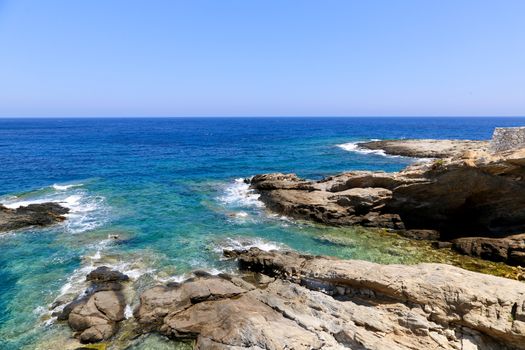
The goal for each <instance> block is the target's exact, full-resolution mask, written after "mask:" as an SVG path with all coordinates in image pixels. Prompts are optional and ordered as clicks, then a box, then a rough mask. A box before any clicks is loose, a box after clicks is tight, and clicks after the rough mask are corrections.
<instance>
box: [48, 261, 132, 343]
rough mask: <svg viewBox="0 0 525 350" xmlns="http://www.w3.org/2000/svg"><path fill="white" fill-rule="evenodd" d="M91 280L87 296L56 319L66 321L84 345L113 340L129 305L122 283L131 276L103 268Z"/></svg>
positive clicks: (68, 306) (74, 303)
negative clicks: (127, 304) (123, 292)
mask: <svg viewBox="0 0 525 350" xmlns="http://www.w3.org/2000/svg"><path fill="white" fill-rule="evenodd" d="M86 280H87V281H91V286H90V288H89V289H88V290H87V291H86V295H85V296H82V297H80V298H78V299H77V300H75V301H73V302H72V303H70V304H68V305H66V306H65V307H64V308H63V310H62V311H61V312H59V313H58V314H57V319H58V320H61V321H66V320H67V322H68V324H69V327H70V328H71V329H72V330H74V331H75V332H77V333H76V335H77V337H78V338H79V339H80V341H81V342H83V343H95V342H100V341H102V340H106V339H109V338H111V337H112V336H113V335H114V334H115V333H116V332H117V330H118V323H119V322H120V321H122V320H124V318H125V317H124V309H125V306H126V303H125V299H124V295H123V294H122V291H121V290H122V285H121V282H126V281H128V280H129V277H128V276H127V275H125V274H123V273H121V272H119V271H115V270H111V269H109V268H108V267H106V266H101V267H99V268H97V269H95V270H93V271H92V272H90V273H89V274H88V275H87V277H86Z"/></svg>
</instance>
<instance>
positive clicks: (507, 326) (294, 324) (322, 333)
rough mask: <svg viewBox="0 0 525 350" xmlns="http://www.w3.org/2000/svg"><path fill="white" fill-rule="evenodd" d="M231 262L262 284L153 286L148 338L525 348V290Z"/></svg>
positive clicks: (433, 274) (143, 315)
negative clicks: (152, 333) (155, 334)
mask: <svg viewBox="0 0 525 350" xmlns="http://www.w3.org/2000/svg"><path fill="white" fill-rule="evenodd" d="M227 255H228V256H234V257H237V259H238V261H239V265H240V267H241V268H242V269H245V270H250V271H252V272H253V273H257V274H258V276H266V277H265V278H258V279H257V280H258V281H263V284H261V283H260V282H259V283H257V282H254V280H253V279H250V280H248V279H247V278H245V279H244V280H243V279H240V278H239V277H236V276H226V275H222V276H218V277H214V276H203V277H198V278H194V279H191V280H188V281H186V282H183V283H181V284H179V285H176V286H171V287H167V286H157V287H154V288H152V289H149V290H147V291H145V292H144V293H143V294H142V296H141V299H140V301H141V303H140V306H139V307H138V308H137V309H136V310H135V317H136V318H137V321H138V322H139V324H140V325H141V327H142V328H143V331H144V332H149V331H157V332H160V333H162V334H164V335H167V336H169V337H172V338H177V339H180V338H184V339H187V338H190V339H196V345H195V348H196V349H248V348H249V349H343V348H350V349H393V350H395V349H479V350H481V349H494V350H495V349H525V284H522V283H520V282H517V281H512V280H507V279H503V278H498V277H493V276H487V275H482V274H478V273H474V272H469V271H465V270H462V269H459V268H456V267H452V266H449V265H441V264H421V265H416V266H403V265H378V264H374V263H369V262H364V261H344V260H338V259H333V258H327V257H318V256H317V257H313V256H307V255H300V254H297V253H292V252H286V253H283V252H276V251H273V252H263V251H261V250H259V249H257V248H252V249H250V250H249V251H229V252H227ZM261 273H262V274H264V275H261ZM270 277H274V278H270ZM247 281H251V282H252V283H248V282H247Z"/></svg>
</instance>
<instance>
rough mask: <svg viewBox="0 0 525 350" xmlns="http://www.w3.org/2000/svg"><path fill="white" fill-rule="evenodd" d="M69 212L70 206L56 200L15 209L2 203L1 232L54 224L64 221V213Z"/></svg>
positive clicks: (0, 212)
mask: <svg viewBox="0 0 525 350" xmlns="http://www.w3.org/2000/svg"><path fill="white" fill-rule="evenodd" d="M68 212H69V209H68V208H66V207H63V206H61V205H60V204H58V203H54V202H48V203H38V204H29V205H27V206H21V207H18V208H15V209H11V208H7V207H5V206H3V205H1V204H0V232H4V231H11V230H18V229H22V228H26V227H31V226H39V227H44V226H49V225H53V224H56V223H59V222H62V221H64V220H65V219H66V217H65V216H64V215H65V214H67V213H68Z"/></svg>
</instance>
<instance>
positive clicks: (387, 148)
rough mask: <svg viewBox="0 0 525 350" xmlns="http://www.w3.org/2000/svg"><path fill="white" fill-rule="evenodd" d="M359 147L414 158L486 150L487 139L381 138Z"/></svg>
mask: <svg viewBox="0 0 525 350" xmlns="http://www.w3.org/2000/svg"><path fill="white" fill-rule="evenodd" d="M357 145H358V146H359V147H362V148H366V149H369V150H374V151H377V150H381V151H384V152H385V153H386V154H390V155H394V156H403V157H415V158H447V157H454V156H458V155H461V154H462V153H464V152H466V151H486V150H487V149H488V147H489V142H488V141H470V140H432V139H428V140H425V139H422V140H381V141H369V142H360V143H358V144H357Z"/></svg>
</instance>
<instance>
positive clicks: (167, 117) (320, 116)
mask: <svg viewBox="0 0 525 350" xmlns="http://www.w3.org/2000/svg"><path fill="white" fill-rule="evenodd" d="M191 118H195V119H205V118H246V119H248V118H268V119H270V118H525V114H524V115H282V116H281V115H253V116H252V115H247V116H243V115H195V116H194V115H190V116H184V115H182V116H161V115H153V116H126V115H123V116H118V115H110V116H25V115H24V116H2V115H0V119H191Z"/></svg>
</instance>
